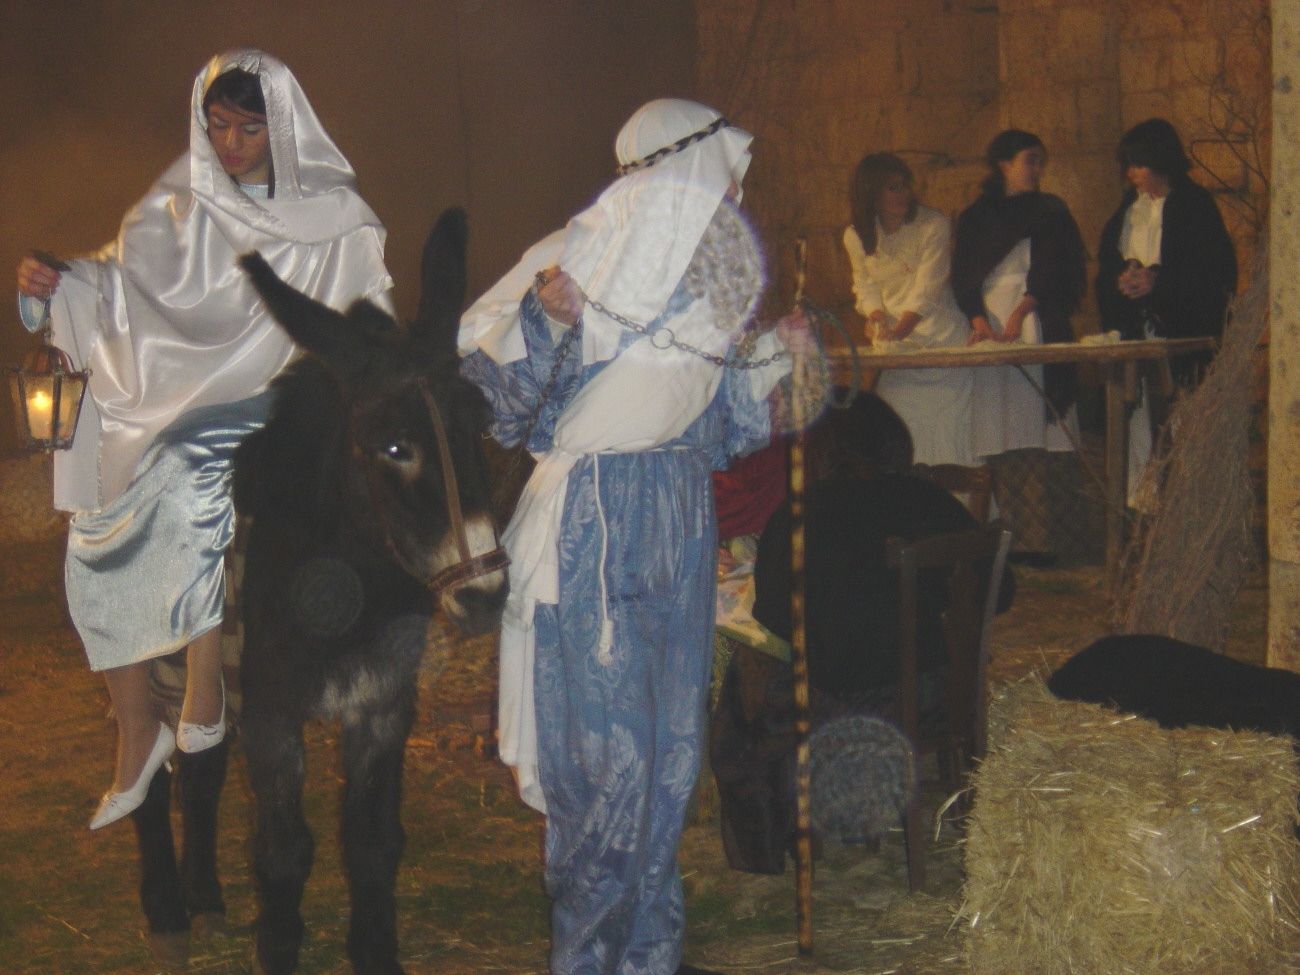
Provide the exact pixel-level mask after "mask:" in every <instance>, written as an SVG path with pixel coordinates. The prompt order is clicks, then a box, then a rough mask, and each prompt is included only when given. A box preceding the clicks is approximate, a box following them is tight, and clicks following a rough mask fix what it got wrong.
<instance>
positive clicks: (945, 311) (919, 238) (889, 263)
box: [844, 206, 976, 466]
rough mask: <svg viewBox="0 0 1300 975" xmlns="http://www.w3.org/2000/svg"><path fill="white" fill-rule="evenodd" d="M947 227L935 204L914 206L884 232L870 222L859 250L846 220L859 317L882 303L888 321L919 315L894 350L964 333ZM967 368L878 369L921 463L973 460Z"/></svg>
mask: <svg viewBox="0 0 1300 975" xmlns="http://www.w3.org/2000/svg"><path fill="white" fill-rule="evenodd" d="M951 238H952V230H951V227H950V225H949V222H948V218H947V217H945V216H944V215H943V214H942V213H940V212H939V211H938V210H933V209H931V208H930V207H926V206H918V207H917V210H916V218H915V219H914V220H912V221H911V222H910V223H905V224H903V226H902V227H900V228H899V229H898V230H897V231H895V232H894V233H892V234H886V233H885V232H884V228H882V227H881V226H880V224H879V222H877V224H876V252H875V253H874V254H867V253H866V251H865V249H864V248H863V246H862V240H861V238H859V236H858V233H857V231H856V230H855V229H854V228H853V227H851V226H850V227H847V228H845V230H844V249H845V251H846V252H847V253H848V256H849V264H850V266H851V267H852V269H853V293H854V295H855V296H856V299H857V301H856V307H857V310H858V313H859V314H861V315H862V316H863V317H864V318H866V317H869V316H870V315H871V314H872V313H873V312H875V311H883V312H884V313H885V314H886V315H887V316H888V319H889V321H890V322H891V323H892V322H895V321H897V319H898V318H899V316H901V315H902V314H903V313H904V312H908V311H910V312H915V313H916V314H918V315H920V316H921V320H920V321H919V322H917V323H916V327H915V328H914V329H913V330H912V332H911V334H910V335H908V337H907V339H905V340H904V341H903V342H900V343H898V347H897V349H896V351H907V350H908V349H913V348H944V347H959V346H964V345H965V344H966V339H967V337H968V336H969V334H970V329H969V325H968V324H967V322H966V316H965V315H963V314H962V313H961V309H959V308H958V307H957V302H956V301H955V300H954V299H953V294H952V285H951V284H950V282H949V273H950V269H951V254H950V247H951ZM972 373H973V370H971V369H962V368H956V369H884V370H881V373H880V378H879V379H878V380H877V382H876V392H877V393H878V394H879V395H880V397H881V398H882V399H884V400H885V401H886V402H887V403H889V405H890V406H892V407H893V408H894V410H895V411H896V412H897V413H898V415H899V416H900V417H902V419H903V422H904V423H905V424H907V428H908V430H909V432H910V433H911V434H912V447H913V456H914V458H915V460H916V461H917V462H918V463H923V464H963V465H968V466H969V465H971V464H974V463H975V462H976V461H975V455H974V454H973V453H972V451H971V428H970V411H971V390H972V387H973V384H974V377H973V375H972Z"/></svg>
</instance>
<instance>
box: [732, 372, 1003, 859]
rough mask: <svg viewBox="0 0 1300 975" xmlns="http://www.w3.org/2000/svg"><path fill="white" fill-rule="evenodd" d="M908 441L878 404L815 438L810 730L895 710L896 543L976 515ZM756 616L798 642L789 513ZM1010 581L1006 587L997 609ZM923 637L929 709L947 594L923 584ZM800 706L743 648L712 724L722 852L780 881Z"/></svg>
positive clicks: (781, 670)
mask: <svg viewBox="0 0 1300 975" xmlns="http://www.w3.org/2000/svg"><path fill="white" fill-rule="evenodd" d="M911 461H912V442H911V437H910V436H909V434H908V432H907V427H906V426H905V425H904V423H903V421H902V420H901V419H900V418H899V416H898V415H897V414H896V413H895V412H894V411H893V410H892V409H891V408H890V407H889V406H888V405H887V404H886V403H885V402H884V400H882V399H880V398H879V397H877V396H874V395H871V394H863V395H860V396H858V397H857V398H856V399H855V400H854V402H853V404H852V405H851V406H850V407H849V408H847V409H832V410H831V411H829V412H828V414H827V415H826V416H825V417H823V418H822V420H821V421H819V423H818V425H817V426H815V427H814V428H813V429H812V431H811V432H810V434H809V448H808V468H809V474H810V480H811V482H812V486H811V488H810V489H809V491H808V493H807V497H806V499H805V524H804V529H805V552H806V569H805V577H804V591H805V599H806V605H805V622H806V628H807V649H808V669H809V683H810V686H811V697H812V712H813V722H814V724H817V725H820V724H822V723H824V722H826V721H829V720H831V719H832V718H835V717H838V716H840V715H843V714H847V713H850V712H858V713H862V712H868V713H887V712H889V711H891V710H892V709H893V708H894V699H895V694H896V685H897V682H898V679H899V646H898V601H899V594H898V589H899V585H898V574H897V571H896V570H893V569H890V568H889V566H888V564H887V562H886V557H885V541H886V539H887V538H889V537H901V538H906V539H909V540H910V539H918V538H925V537H928V536H930V535H935V534H940V533H947V532H955V531H965V530H969V529H971V528H975V527H977V526H976V522H975V519H974V518H973V517H972V516H971V515H970V513H969V512H968V511H967V510H966V508H965V507H964V506H963V505H962V504H961V502H959V501H958V500H957V499H956V498H954V497H953V496H952V495H951V494H949V493H948V492H947V491H945V490H943V489H942V488H940V487H938V486H937V485H935V484H933V483H931V482H930V481H926V480H923V479H921V478H919V477H915V476H913V475H910V474H907V473H905V472H906V470H907V469H908V468H909V467H910V466H911ZM754 583H755V600H754V610H753V612H754V618H755V619H757V620H758V621H759V622H760V623H762V624H763V625H764V626H766V627H767V628H768V629H770V630H772V631H773V632H774V633H776V634H777V635H778V636H781V637H782V638H784V639H787V640H788V639H790V637H791V629H792V627H791V621H790V592H791V588H792V580H791V569H790V506H789V502H788V501H787V502H785V503H783V504H782V506H781V507H779V508H778V509H777V510H776V512H775V513H774V514H773V515H772V517H771V518H770V519H769V521H768V523H767V526H766V528H765V529H764V530H763V534H762V537H761V538H760V540H759V547H758V556H757V559H756V561H755V565H754ZM1013 589H1014V580H1013V579H1012V577H1011V575H1010V573H1009V572H1008V573H1007V574H1006V575H1005V576H1004V578H1003V585H1002V590H1001V595H1000V600H999V611H1001V610H1002V609H1005V608H1007V607H1008V606H1009V605H1010V602H1011V597H1012V591H1013ZM920 602H921V608H920V620H919V632H918V640H919V642H920V652H921V678H920V684H921V693H922V700H923V709H922V710H923V713H924V712H926V711H931V710H934V709H937V708H938V707H939V705H940V704H941V702H942V691H943V676H942V675H943V667H944V659H945V651H944V645H943V636H942V631H941V628H940V621H939V617H940V614H941V613H942V611H943V609H944V607H945V606H946V603H947V590H946V586H945V585H944V584H943V583H942V582H941V581H939V580H935V581H933V582H930V583H929V584H927V582H926V580H925V576H924V575H923V576H922V582H921V593H920ZM794 748H795V735H794V707H793V696H792V689H791V678H790V668H789V665H788V664H785V663H783V662H780V661H777V660H775V659H773V658H770V657H765V656H764V655H763V654H761V653H759V652H758V651H755V650H752V649H750V648H748V647H742V648H740V649H738V650H737V651H736V653H735V654H734V655H733V657H732V660H731V663H730V664H729V666H728V669H727V673H726V675H725V677H724V680H723V685H722V689H721V692H720V696H719V702H718V706H717V708H716V710H715V712H714V715H713V719H712V724H711V729H710V756H711V760H712V765H713V772H714V775H715V777H716V779H717V782H718V789H719V793H720V800H721V820H722V835H723V846H724V848H725V851H726V854H727V860H728V863H730V864H731V866H732V867H733V868H735V869H738V870H747V871H751V872H756V873H780V872H781V871H782V870H783V869H784V862H785V850H786V846H787V844H788V840H789V837H790V835H791V830H792V829H793V824H794V792H793V788H794V786H793V783H794V779H793V771H794Z"/></svg>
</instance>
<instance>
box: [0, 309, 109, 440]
mask: <svg viewBox="0 0 1300 975" xmlns="http://www.w3.org/2000/svg"><path fill="white" fill-rule="evenodd" d="M41 331H42V332H43V334H44V336H45V343H44V344H43V345H39V346H37V347H36V348H34V349H31V350H29V351H28V352H27V353H26V354H25V355H24V356H23V361H22V364H21V365H19V366H16V367H15V366H10V367H9V369H10V373H11V374H10V376H9V386H10V390H11V391H12V393H13V398H14V417H15V420H16V421H17V424H18V439H19V440H20V441H21V442H23V443H24V444H25V445H26V447H27V449H28V450H44V451H47V452H48V451H53V450H67V449H68V448H69V447H71V446H72V435H73V434H74V433H75V432H76V430H77V418H78V417H79V416H80V415H81V400H82V397H84V396H85V395H86V382H87V380H88V379H89V378H90V371H89V370H86V371H83V372H77V371H76V370H74V369H73V368H72V360H71V359H69V358H68V354H67V353H66V352H64V351H63V350H62V349H60V348H59V347H58V346H56V345H54V344H53V342H52V341H51V339H50V327H49V306H48V304H47V305H46V314H45V317H44V321H43V322H42V329H41Z"/></svg>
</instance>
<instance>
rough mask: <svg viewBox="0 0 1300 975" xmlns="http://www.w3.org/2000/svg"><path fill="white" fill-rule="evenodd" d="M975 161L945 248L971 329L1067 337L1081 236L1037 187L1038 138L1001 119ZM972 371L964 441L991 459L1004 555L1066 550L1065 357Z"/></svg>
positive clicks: (1074, 477) (1072, 511)
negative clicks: (980, 167)
mask: <svg viewBox="0 0 1300 975" xmlns="http://www.w3.org/2000/svg"><path fill="white" fill-rule="evenodd" d="M985 161H986V162H987V164H988V167H989V175H988V177H987V178H986V179H985V180H984V183H983V191H982V192H981V194H980V196H979V198H978V199H977V200H975V202H974V203H972V204H971V205H970V206H968V207H967V208H966V209H965V210H963V211H962V213H961V216H960V217H958V219H957V232H956V235H955V237H954V240H953V252H952V290H953V294H954V295H955V297H956V299H957V305H958V307H959V308H961V310H962V311H963V312H964V313H965V314H966V315H967V317H968V318H969V319H970V323H971V337H972V340H973V341H979V342H990V343H1006V344H1014V343H1018V344H1025V345H1036V344H1049V343H1062V342H1072V341H1074V331H1073V329H1072V327H1071V325H1070V315H1071V313H1072V312H1073V311H1074V310H1075V309H1076V308H1077V307H1078V304H1079V300H1080V299H1081V298H1082V297H1083V295H1084V293H1085V291H1086V290H1087V281H1088V278H1087V269H1086V263H1085V259H1084V249H1083V238H1082V237H1081V236H1080V235H1079V228H1078V226H1077V225H1076V224H1075V222H1074V218H1073V217H1072V216H1071V215H1070V210H1069V207H1067V206H1066V204H1065V201H1064V200H1062V199H1061V198H1060V197H1058V196H1054V195H1052V194H1051V193H1045V192H1043V191H1042V189H1041V188H1040V184H1041V180H1042V176H1043V173H1044V170H1045V167H1046V165H1047V149H1046V147H1045V146H1044V145H1043V143H1042V140H1041V139H1039V138H1038V136H1036V135H1034V134H1033V133H1032V132H1025V131H1023V130H1021V129H1007V130H1005V131H1003V132H999V133H998V134H997V135H996V136H994V137H993V139H992V140H991V141H990V142H989V145H988V149H987V150H986V151H985ZM974 372H975V379H974V389H973V390H972V393H971V453H972V454H974V456H976V457H977V458H980V459H981V460H982V461H983V462H986V463H988V464H989V466H990V467H991V468H992V471H993V495H994V497H995V498H996V500H997V505H998V512H999V516H1000V517H1001V518H1002V519H1003V520H1004V521H1006V522H1007V523H1008V524H1009V525H1010V527H1011V530H1012V532H1013V533H1014V535H1015V542H1014V545H1015V547H1014V548H1013V550H1012V557H1013V558H1017V559H1024V560H1026V561H1033V562H1036V563H1041V564H1049V563H1051V562H1052V561H1054V560H1055V559H1056V558H1057V557H1058V556H1059V555H1060V554H1062V553H1064V552H1068V551H1069V550H1070V538H1071V535H1072V533H1073V525H1074V524H1075V522H1076V520H1077V517H1078V511H1077V507H1076V506H1077V503H1078V501H1077V499H1078V497H1079V490H1078V480H1079V477H1080V467H1079V461H1078V458H1077V457H1076V456H1074V451H1075V450H1076V449H1077V447H1078V443H1079V424H1078V414H1077V410H1076V409H1075V402H1076V399H1077V394H1078V375H1077V372H1078V370H1077V367H1076V366H1075V365H1074V364H1073V363H1068V362H1054V363H1045V364H1043V365H1033V364H1027V363H1026V364H1007V365H1000V366H984V367H981V368H979V369H976V370H974ZM1044 396H1045V397H1046V402H1044Z"/></svg>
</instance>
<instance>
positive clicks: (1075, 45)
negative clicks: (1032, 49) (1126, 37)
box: [1043, 5, 1116, 84]
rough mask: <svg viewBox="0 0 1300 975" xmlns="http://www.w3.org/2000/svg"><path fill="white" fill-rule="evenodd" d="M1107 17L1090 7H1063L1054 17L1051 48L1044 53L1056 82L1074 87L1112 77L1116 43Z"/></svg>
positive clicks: (1101, 11)
mask: <svg viewBox="0 0 1300 975" xmlns="http://www.w3.org/2000/svg"><path fill="white" fill-rule="evenodd" d="M1113 37H1114V35H1113V31H1112V29H1111V23H1110V17H1109V14H1108V12H1107V11H1106V10H1105V9H1104V8H1099V7H1095V6H1092V5H1088V6H1081V7H1063V8H1062V9H1061V11H1060V13H1059V15H1058V17H1057V21H1056V30H1055V37H1054V38H1052V46H1051V48H1050V49H1049V50H1044V52H1043V53H1044V55H1045V56H1047V57H1048V59H1049V61H1050V63H1051V65H1052V77H1053V80H1054V81H1056V82H1073V83H1076V84H1081V83H1087V82H1092V81H1096V80H1098V79H1103V78H1106V79H1108V78H1112V77H1114V73H1115V59H1116V44H1115V41H1114V39H1113Z"/></svg>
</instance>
